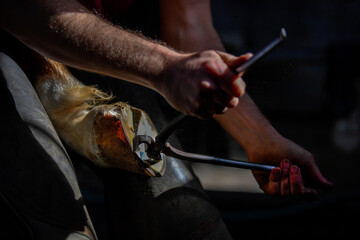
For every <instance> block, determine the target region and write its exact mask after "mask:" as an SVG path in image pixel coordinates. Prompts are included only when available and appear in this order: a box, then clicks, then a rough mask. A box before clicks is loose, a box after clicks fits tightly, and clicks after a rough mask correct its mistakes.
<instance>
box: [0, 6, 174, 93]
mask: <svg viewBox="0 0 360 240" xmlns="http://www.w3.org/2000/svg"><path fill="white" fill-rule="evenodd" d="M16 3H17V4H23V5H24V6H23V7H22V8H19V7H17V6H18V5H16ZM7 5H8V6H6V7H7V8H8V10H10V11H11V10H13V11H12V12H17V13H18V15H16V16H13V15H9V16H7V17H6V18H7V23H6V24H2V27H3V28H4V29H5V30H7V31H9V32H10V33H12V34H13V35H15V36H16V37H17V38H18V39H20V40H21V41H23V42H24V43H25V44H26V45H28V46H30V47H31V48H33V49H35V50H36V51H37V52H39V53H41V54H42V55H44V56H46V57H49V58H51V59H54V60H57V61H59V62H62V63H64V64H66V65H70V66H73V67H76V68H80V69H84V70H88V71H93V72H97V73H100V74H104V75H108V76H112V77H115V78H121V79H125V80H128V81H132V82H135V83H138V84H141V85H144V86H146V87H150V88H153V89H156V88H157V84H158V82H157V81H159V79H161V74H162V73H163V70H164V68H165V65H166V64H168V63H169V62H171V60H172V58H173V57H176V56H177V53H176V52H174V51H172V50H170V49H169V48H167V47H164V46H162V45H159V44H157V43H154V42H151V41H149V40H147V39H144V38H142V37H139V36H137V35H136V34H133V33H130V32H127V31H125V30H123V29H121V28H119V27H116V26H113V25H111V24H109V23H108V22H106V21H104V20H102V19H101V18H99V17H98V16H96V15H94V14H93V13H91V12H89V11H88V10H87V9H86V8H85V7H84V6H82V5H81V4H79V3H78V2H77V1H74V0H64V1H56V0H52V1H50V0H49V1H35V0H34V1H13V3H8V4H7ZM26 5H29V6H28V7H29V8H27V6H26ZM30 5H31V6H30ZM28 18H31V21H28Z"/></svg>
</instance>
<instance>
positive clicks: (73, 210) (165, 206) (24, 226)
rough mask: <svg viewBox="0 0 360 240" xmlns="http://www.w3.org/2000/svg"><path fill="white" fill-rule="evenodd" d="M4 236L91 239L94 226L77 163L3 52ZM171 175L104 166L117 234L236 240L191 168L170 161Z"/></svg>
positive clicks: (0, 183) (0, 191)
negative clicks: (87, 231)
mask: <svg viewBox="0 0 360 240" xmlns="http://www.w3.org/2000/svg"><path fill="white" fill-rule="evenodd" d="M0 70H1V72H0V78H1V80H0V84H1V89H0V91H1V93H0V97H1V101H0V104H1V108H0V109H1V111H2V113H1V124H0V129H1V130H0V133H1V134H0V138H1V140H0V148H1V152H2V157H1V167H0V219H1V225H0V236H1V238H3V237H4V236H6V237H7V238H6V239H12V238H14V239H89V238H88V237H86V236H85V235H83V234H81V233H79V232H81V231H83V230H84V226H88V228H89V229H92V231H93V232H94V230H93V228H92V224H91V221H90V217H89V215H88V214H87V211H86V207H85V204H84V202H83V199H82V195H81V193H80V189H79V186H78V182H77V179H76V175H75V170H74V168H73V165H72V163H71V160H70V158H69V156H68V154H67V152H66V149H65V148H64V146H63V145H62V143H61V141H60V139H59V137H58V135H57V133H56V132H55V130H54V128H53V126H52V124H51V122H50V120H49V118H48V116H47V114H46V112H45V110H44V108H43V106H42V105H41V103H40V101H39V99H38V97H37V95H36V93H35V91H34V89H33V87H32V85H31V83H30V82H29V80H28V79H27V77H26V75H25V74H24V73H23V71H22V70H21V69H20V67H19V66H18V65H17V64H16V63H15V62H14V61H13V60H12V59H11V58H9V57H8V56H6V55H5V54H2V53H0ZM166 161H167V169H166V174H165V176H163V177H161V178H146V177H143V176H139V175H136V174H132V173H129V172H125V171H122V170H117V169H98V172H99V173H100V176H101V177H102V180H103V181H104V186H105V195H106V204H107V206H106V207H107V209H108V212H109V213H108V216H109V223H110V225H111V229H112V234H111V239H120V238H121V239H126V238H129V239H231V237H230V235H229V233H228V232H227V229H226V227H225V225H224V223H223V221H222V219H221V218H220V215H219V212H218V210H217V209H216V208H215V207H214V206H213V204H212V203H211V201H210V200H209V199H208V197H207V196H206V194H205V193H204V192H203V190H202V188H201V185H200V183H199V181H198V179H197V178H196V176H195V175H194V174H193V172H192V170H191V168H190V167H189V166H187V165H186V164H185V163H183V162H182V161H179V160H176V159H167V160H166Z"/></svg>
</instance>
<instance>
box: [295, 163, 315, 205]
mask: <svg viewBox="0 0 360 240" xmlns="http://www.w3.org/2000/svg"><path fill="white" fill-rule="evenodd" d="M290 189H291V194H292V195H293V196H294V198H296V199H299V198H306V199H309V200H312V199H315V198H316V196H317V194H318V192H317V191H316V190H315V189H312V188H306V187H305V186H304V181H303V178H302V175H301V171H300V168H299V167H298V166H296V165H292V166H291V167H290Z"/></svg>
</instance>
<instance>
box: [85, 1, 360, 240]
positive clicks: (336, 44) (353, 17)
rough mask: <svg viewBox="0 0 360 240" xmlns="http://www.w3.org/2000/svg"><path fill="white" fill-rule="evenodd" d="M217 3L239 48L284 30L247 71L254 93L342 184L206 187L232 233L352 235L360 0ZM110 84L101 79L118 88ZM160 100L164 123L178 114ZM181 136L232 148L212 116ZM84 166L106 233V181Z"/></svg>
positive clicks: (198, 147)
mask: <svg viewBox="0 0 360 240" xmlns="http://www.w3.org/2000/svg"><path fill="white" fill-rule="evenodd" d="M212 9H213V17H214V24H215V27H216V29H217V30H218V32H219V34H220V36H221V37H222V39H223V41H224V43H225V45H226V47H227V49H228V50H229V52H231V53H233V54H236V55H239V54H242V53H246V52H249V51H250V52H256V51H257V50H259V49H261V48H262V47H263V46H264V45H265V44H267V43H268V42H269V41H271V40H272V39H273V38H274V37H276V36H277V35H278V33H279V31H280V28H281V27H285V28H286V30H287V33H288V39H287V40H286V41H285V42H284V43H283V44H282V45H281V46H280V47H279V48H278V49H277V50H276V51H274V52H273V53H271V54H270V55H268V56H267V57H266V58H265V59H263V60H262V61H261V62H259V63H258V64H257V65H255V66H254V67H253V68H252V69H250V70H249V71H248V73H247V74H246V75H245V77H244V80H245V81H246V82H247V91H248V92H249V94H250V95H251V96H252V98H253V99H254V100H255V102H256V103H257V105H258V106H259V108H260V109H261V111H262V112H263V113H264V114H265V115H266V116H267V118H268V119H269V120H270V121H271V122H272V124H273V125H274V126H275V128H276V129H277V130H278V131H279V132H280V133H281V134H282V135H283V136H285V137H287V138H289V139H291V140H293V141H294V142H296V143H298V144H299V145H301V146H303V147H304V148H306V149H307V150H309V151H310V152H311V153H313V155H314V157H315V159H316V161H317V163H318V165H319V167H320V169H321V170H322V172H323V173H324V175H325V176H326V177H327V178H329V179H330V180H331V181H333V182H334V184H335V188H334V190H332V191H322V192H320V196H319V197H318V199H317V200H316V201H313V202H308V201H294V200H293V199H290V198H288V199H283V198H277V197H268V196H265V195H263V194H255V193H253V194H252V193H243V192H223V191H208V194H209V195H210V197H212V199H213V200H214V202H215V204H216V205H217V206H218V208H219V209H220V211H221V213H222V216H223V218H224V220H225V222H226V223H227V225H228V227H229V230H230V232H231V233H232V235H233V237H234V238H235V239H243V238H251V239H265V238H266V239H290V238H291V239H293V238H294V239H303V238H306V237H339V238H341V239H343V238H344V237H350V236H352V234H353V233H354V232H356V228H354V227H353V225H354V224H358V216H359V213H360V201H359V200H360V189H359V186H358V182H359V179H360V174H359V169H360V168H359V167H360V161H359V160H360V158H359V157H360V151H359V145H360V122H359V117H360V107H359V104H358V98H359V89H360V88H359V64H360V61H359V53H360V14H359V13H360V1H354V0H341V1H340V0H338V1H336V0H318V1H310V0H301V1H300V0H292V1H280V0H279V1H265V0H258V1H254V0H213V1H212ZM148 10H149V9H144V11H148ZM87 77H88V81H89V82H91V79H90V78H91V77H89V76H87ZM79 78H80V80H82V81H83V80H84V79H83V78H81V77H79ZM109 82H111V80H106V79H105V80H104V81H103V83H102V84H100V87H101V88H102V89H103V90H108V89H111V90H112V91H113V92H114V93H115V95H120V96H121V92H116V91H117V90H114V89H113V88H111V84H110V83H109ZM150 94H151V93H150ZM159 99H161V98H159ZM160 106H161V108H162V111H163V112H165V117H166V119H167V121H169V120H171V119H172V118H173V117H175V116H176V114H177V113H176V112H175V111H172V110H171V109H170V108H169V107H168V106H167V105H166V104H165V103H164V102H163V103H162V104H161V105H160ZM149 114H150V115H151V113H149ZM160 125H161V124H160ZM178 136H179V137H180V140H181V144H182V147H183V148H184V149H185V150H187V151H195V152H201V153H207V154H214V155H220V156H225V157H226V156H228V155H229V154H230V153H229V152H230V151H231V150H229V149H228V148H227V146H229V145H231V146H233V143H231V141H233V140H231V139H230V138H229V136H228V135H227V134H226V133H224V132H223V130H221V129H220V128H219V127H218V126H217V124H216V123H214V122H212V121H207V122H203V121H199V120H193V122H192V123H191V124H187V125H186V126H184V127H183V129H181V130H180V131H179V132H178ZM239 148H240V147H239ZM78 169H79V170H78V171H79V179H80V184H81V185H82V189H83V194H84V198H85V201H86V203H87V206H88V208H89V212H90V215H91V216H92V219H93V222H94V225H95V228H96V229H97V232H98V235H99V237H100V239H103V238H106V236H107V229H106V221H105V219H104V215H103V208H102V204H103V197H102V196H101V189H102V186H101V184H100V183H98V182H96V181H93V182H89V181H90V180H89V176H90V177H93V179H95V178H96V176H92V175H91V173H89V172H88V170H87V169H86V166H81V165H79V166H78Z"/></svg>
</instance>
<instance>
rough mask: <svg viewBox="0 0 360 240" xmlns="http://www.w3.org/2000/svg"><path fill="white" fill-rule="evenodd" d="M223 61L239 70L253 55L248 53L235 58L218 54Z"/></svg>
mask: <svg viewBox="0 0 360 240" xmlns="http://www.w3.org/2000/svg"><path fill="white" fill-rule="evenodd" d="M218 54H219V56H220V57H221V59H222V60H223V61H224V62H225V63H226V64H227V65H228V66H229V67H231V68H237V67H239V66H240V65H241V64H243V63H244V62H246V61H248V60H249V59H250V58H252V56H253V54H252V53H246V54H243V55H240V56H239V57H235V56H234V55H231V54H228V53H224V52H218Z"/></svg>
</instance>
